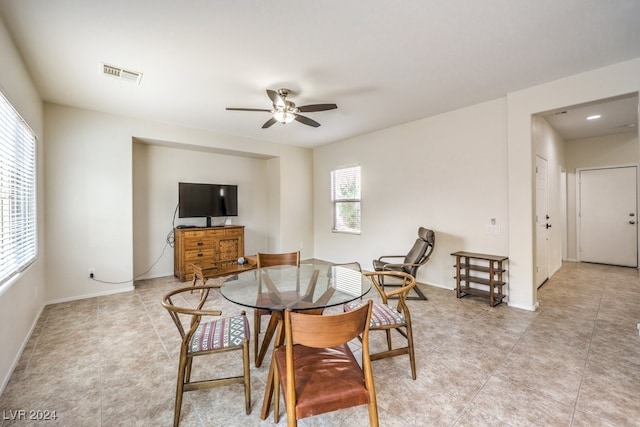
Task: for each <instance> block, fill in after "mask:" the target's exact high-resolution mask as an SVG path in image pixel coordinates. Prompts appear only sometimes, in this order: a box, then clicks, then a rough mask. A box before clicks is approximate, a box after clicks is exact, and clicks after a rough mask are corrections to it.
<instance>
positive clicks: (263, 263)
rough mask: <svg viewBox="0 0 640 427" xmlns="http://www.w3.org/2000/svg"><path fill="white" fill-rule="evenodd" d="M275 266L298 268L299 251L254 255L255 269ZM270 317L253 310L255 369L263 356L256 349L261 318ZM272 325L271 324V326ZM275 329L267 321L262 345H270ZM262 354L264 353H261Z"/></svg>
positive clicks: (275, 327) (263, 312) (257, 347)
mask: <svg viewBox="0 0 640 427" xmlns="http://www.w3.org/2000/svg"><path fill="white" fill-rule="evenodd" d="M276 265H295V266H296V267H299V266H300V251H297V252H287V253H261V252H258V253H257V254H256V267H257V268H258V269H259V268H262V267H273V266H276ZM258 298H266V295H263V294H260V295H258ZM269 315H271V310H267V309H260V308H256V309H255V310H253V352H254V356H253V357H254V361H255V365H256V367H259V366H260V365H261V364H262V359H263V357H264V354H262V356H261V357H259V356H258V349H259V348H260V343H259V342H258V336H259V335H260V332H261V329H262V325H261V323H262V316H269ZM272 323H273V324H272ZM276 329H277V322H276V321H275V320H274V319H273V317H271V318H270V319H269V325H268V326H267V330H266V331H265V336H264V339H263V342H264V343H270V342H271V340H272V339H273V335H274V334H275V331H276ZM263 353H264V352H263Z"/></svg>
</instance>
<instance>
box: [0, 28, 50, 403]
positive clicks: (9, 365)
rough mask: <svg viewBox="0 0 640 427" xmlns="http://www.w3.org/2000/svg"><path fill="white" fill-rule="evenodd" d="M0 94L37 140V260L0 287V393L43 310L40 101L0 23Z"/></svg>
mask: <svg viewBox="0 0 640 427" xmlns="http://www.w3.org/2000/svg"><path fill="white" fill-rule="evenodd" d="M0 58H2V59H0V92H2V94H3V95H4V96H5V97H6V98H7V99H8V100H9V102H11V104H12V105H13V107H14V108H15V109H16V110H17V111H18V113H19V114H20V115H21V116H22V118H23V119H24V120H25V121H26V122H27V124H28V125H29V126H30V127H31V129H33V131H34V132H35V134H36V137H37V138H38V140H37V148H36V149H37V168H38V169H37V178H36V179H37V193H38V194H37V206H38V211H37V215H38V219H37V220H38V255H37V256H38V258H37V260H36V261H35V262H34V263H32V264H31V265H30V266H29V267H28V268H27V269H26V270H24V271H23V272H21V273H20V274H18V275H17V276H14V277H13V278H12V279H11V280H9V281H8V282H5V283H2V284H0V393H1V392H2V390H4V387H5V386H6V384H7V381H8V380H9V377H10V375H11V372H12V371H13V369H14V367H15V364H16V363H17V362H18V359H19V358H20V353H21V352H22V349H23V348H24V346H25V345H26V343H27V341H28V339H29V336H30V334H31V331H32V330H33V327H34V326H35V324H36V322H37V320H38V316H39V315H40V312H41V311H42V308H43V307H44V294H45V282H44V278H45V275H44V268H45V263H46V254H45V250H44V242H45V234H46V233H45V224H44V211H45V209H44V204H45V203H44V200H45V195H44V194H45V193H44V191H43V188H44V187H43V181H44V169H43V162H42V158H43V152H44V150H45V145H46V144H45V142H44V139H43V131H42V129H43V117H42V115H43V112H42V101H41V100H40V96H39V94H38V92H37V90H36V88H35V86H34V85H33V83H32V81H31V78H30V77H29V73H28V72H27V70H26V68H25V67H24V64H23V63H22V60H21V59H20V56H19V55H18V53H17V51H16V49H15V47H14V45H13V43H12V41H11V39H10V37H9V34H8V33H7V31H6V27H5V26H4V24H3V23H2V21H0Z"/></svg>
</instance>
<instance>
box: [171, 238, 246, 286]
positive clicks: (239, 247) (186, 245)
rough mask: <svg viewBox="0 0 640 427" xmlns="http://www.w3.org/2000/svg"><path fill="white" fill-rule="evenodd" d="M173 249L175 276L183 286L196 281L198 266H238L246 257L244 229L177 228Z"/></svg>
mask: <svg viewBox="0 0 640 427" xmlns="http://www.w3.org/2000/svg"><path fill="white" fill-rule="evenodd" d="M174 236H175V245H174V248H173V274H174V276H176V277H177V278H178V279H180V281H181V282H185V281H187V280H192V279H193V267H192V264H193V263H194V262H195V263H214V264H216V265H218V266H219V267H226V268H228V267H231V266H233V265H237V263H238V258H239V257H241V256H244V226H241V225H230V226H225V227H210V228H176V229H174Z"/></svg>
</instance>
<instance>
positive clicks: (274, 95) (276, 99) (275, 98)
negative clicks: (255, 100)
mask: <svg viewBox="0 0 640 427" xmlns="http://www.w3.org/2000/svg"><path fill="white" fill-rule="evenodd" d="M267 96H268V97H269V99H270V100H271V102H273V105H277V106H279V107H284V99H282V97H281V96H280V95H278V92H276V91H275V90H271V89H267Z"/></svg>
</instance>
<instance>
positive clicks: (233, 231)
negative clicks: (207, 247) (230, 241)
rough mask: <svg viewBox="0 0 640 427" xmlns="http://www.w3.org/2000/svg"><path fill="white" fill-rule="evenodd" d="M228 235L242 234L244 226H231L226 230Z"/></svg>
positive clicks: (225, 232)
mask: <svg viewBox="0 0 640 427" xmlns="http://www.w3.org/2000/svg"><path fill="white" fill-rule="evenodd" d="M224 234H225V235H226V236H242V234H243V230H242V228H230V229H228V230H225V231H224Z"/></svg>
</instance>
